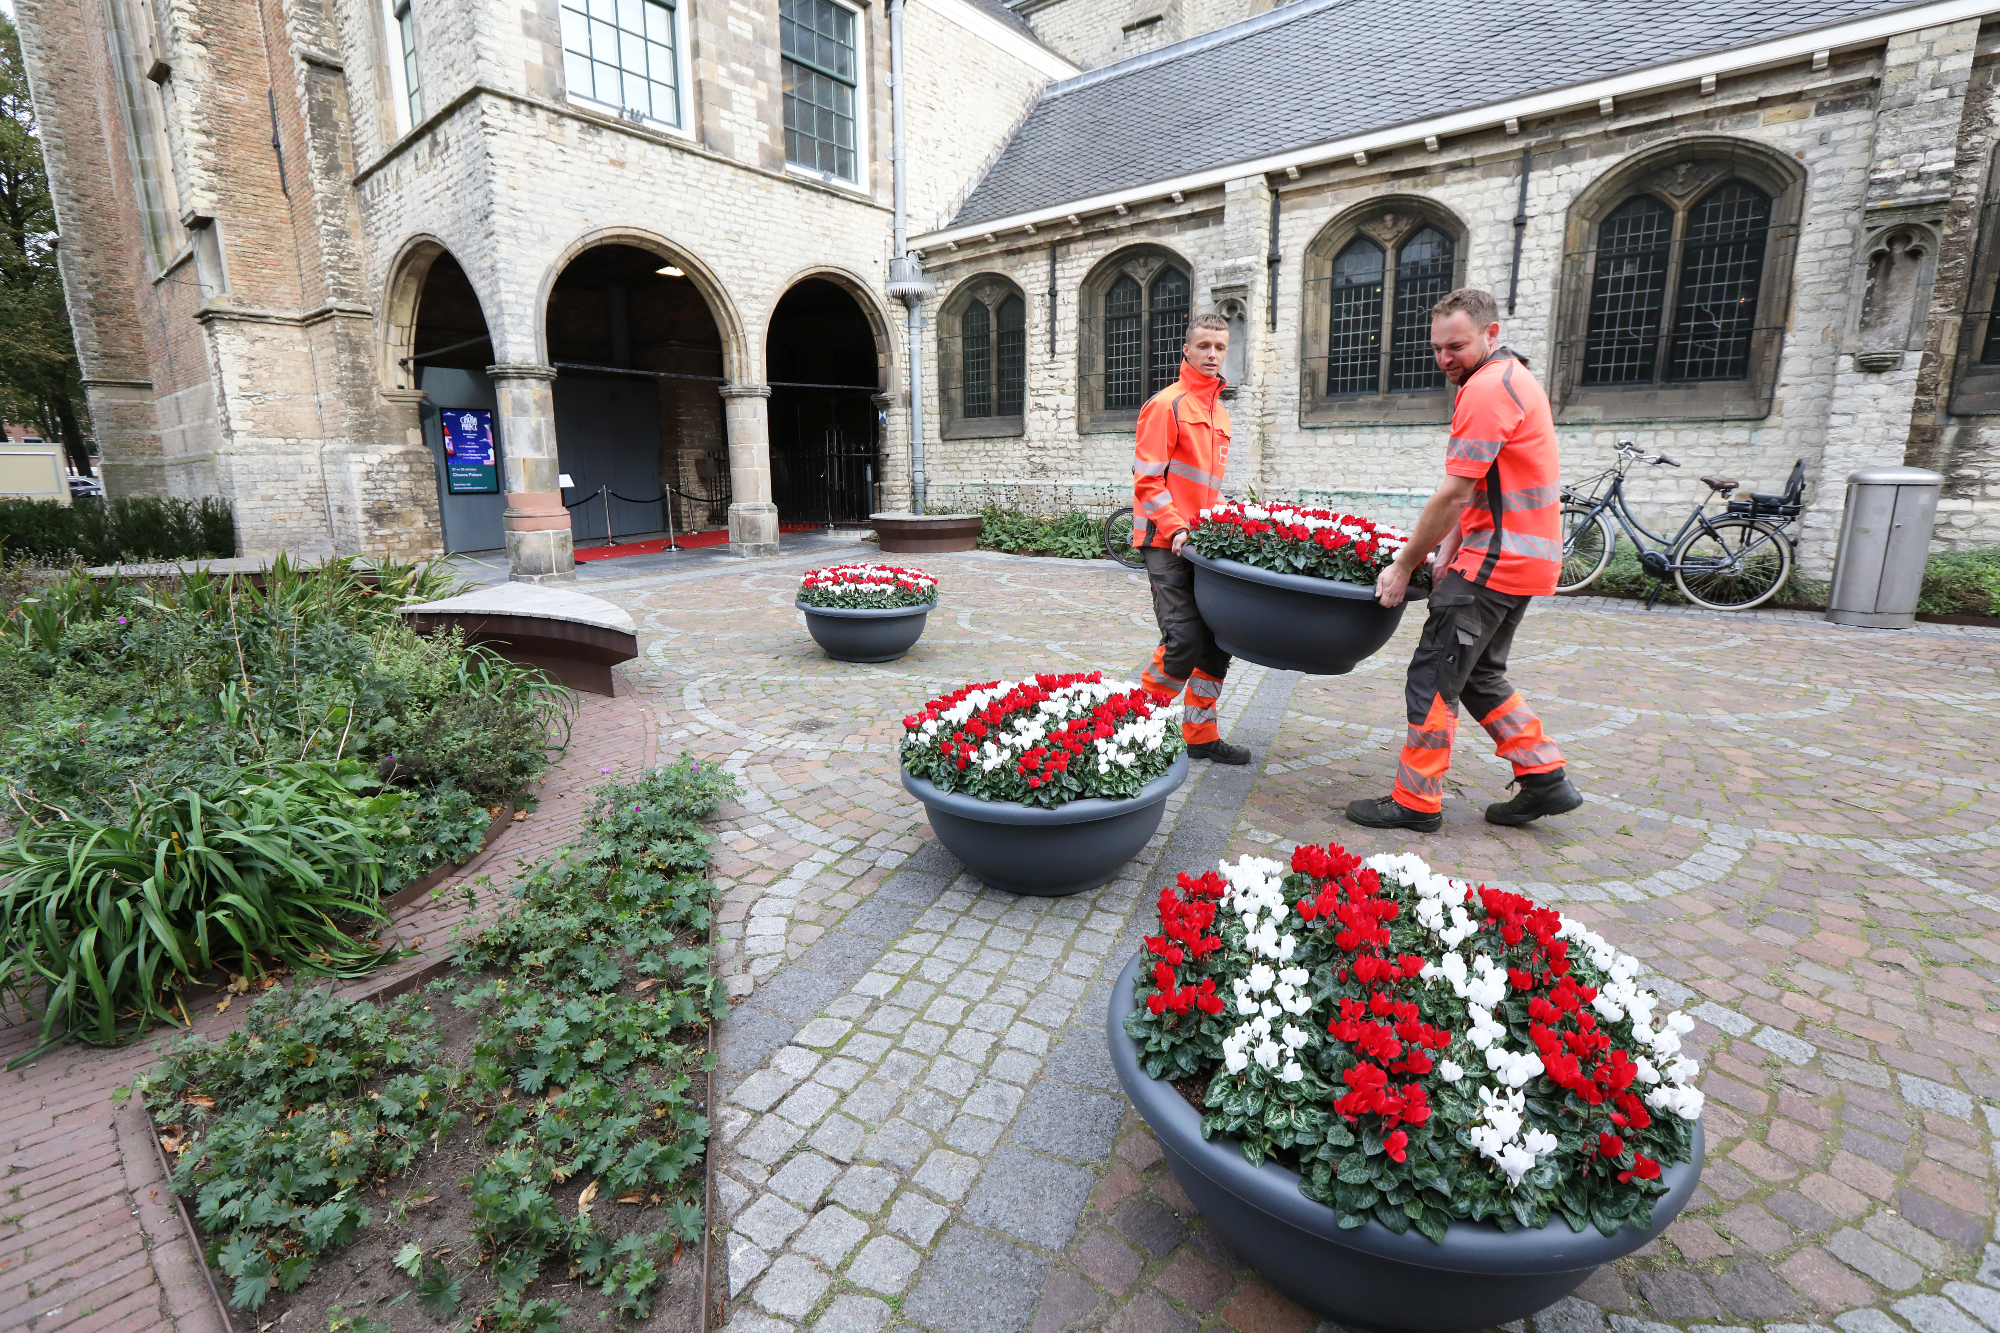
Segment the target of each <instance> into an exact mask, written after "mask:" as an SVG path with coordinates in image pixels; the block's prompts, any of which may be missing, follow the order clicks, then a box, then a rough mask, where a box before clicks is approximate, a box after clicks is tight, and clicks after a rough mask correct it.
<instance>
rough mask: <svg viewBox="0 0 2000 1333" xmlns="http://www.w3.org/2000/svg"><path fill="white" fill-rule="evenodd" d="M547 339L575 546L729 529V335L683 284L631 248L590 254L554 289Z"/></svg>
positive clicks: (669, 266)
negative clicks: (726, 376) (726, 344)
mask: <svg viewBox="0 0 2000 1333" xmlns="http://www.w3.org/2000/svg"><path fill="white" fill-rule="evenodd" d="M545 329H546V336H547V344H546V345H547V348H548V360H549V364H550V366H552V367H553V368H554V370H555V372H556V376H555V380H554V383H553V384H552V386H551V397H552V400H553V413H554V422H555V434H556V453H557V459H558V466H559V471H560V473H561V474H562V475H563V476H565V477H567V478H568V479H569V481H570V483H571V484H570V485H568V486H565V487H563V488H562V500H563V503H564V505H565V506H566V507H568V509H569V515H570V524H571V532H572V534H573V540H574V541H575V543H576V544H577V545H579V546H582V545H585V544H602V543H604V542H605V540H606V538H607V537H610V538H615V539H621V540H622V539H626V538H635V539H637V538H644V537H650V536H653V535H656V534H662V533H664V532H666V530H667V528H668V525H669V522H670V521H671V524H672V527H673V530H674V531H675V532H676V533H684V532H689V531H694V532H700V531H706V530H710V529H715V528H720V527H723V526H725V525H726V524H727V522H728V516H729V504H730V499H731V484H730V465H729V439H728V432H727V429H726V426H725V422H724V415H723V398H722V396H721V394H720V393H719V392H718V391H719V390H721V389H722V388H723V387H724V384H725V380H724V375H723V370H724V365H723V361H724V358H723V343H722V335H721V331H720V329H719V328H718V326H717V324H716V320H715V316H714V315H713V313H712V312H711V311H710V309H709V305H708V302H707V301H706V300H705V299H704V298H703V296H702V293H701V291H700V290H699V289H698V288H697V287H696V286H695V284H694V282H693V281H692V280H690V278H689V277H688V276H687V274H686V272H685V271H684V270H683V269H682V268H681V267H680V266H678V265H676V264H675V263H674V262H673V261H672V260H670V259H666V258H663V257H662V256H660V255H659V254H657V253H655V252H653V251H651V250H647V249H642V248H640V247H638V246H635V245H624V244H617V243H609V244H604V245H598V246H594V247H592V248H590V249H588V250H585V251H583V252H582V253H581V254H579V255H577V256H576V257H575V258H574V259H572V260H571V261H570V262H569V263H568V264H567V265H566V266H565V267H564V268H563V270H562V273H561V274H560V275H559V276H558V277H557V279H556V281H555V285H554V286H553V287H552V288H551V290H550V292H549V300H548V308H547V314H546V324H545ZM670 506H671V509H670V508H669V507H670Z"/></svg>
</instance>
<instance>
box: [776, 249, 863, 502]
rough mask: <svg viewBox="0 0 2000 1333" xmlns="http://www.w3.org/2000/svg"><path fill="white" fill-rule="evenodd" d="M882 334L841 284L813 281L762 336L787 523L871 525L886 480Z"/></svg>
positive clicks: (784, 302)
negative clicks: (883, 460)
mask: <svg viewBox="0 0 2000 1333" xmlns="http://www.w3.org/2000/svg"><path fill="white" fill-rule="evenodd" d="M881 346H882V345H881V340H880V338H879V336H878V334H877V331H876V329H875V327H874V324H873V323H872V322H871V321H870V320H869V318H868V314H867V312H866V310H864V309H863V307H862V305H861V303H860V302H859V301H858V300H856V298H855V297H854V296H853V295H852V294H851V293H850V292H849V291H847V289H846V288H845V287H843V286H842V285H841V284H839V283H838V282H835V281H832V280H830V279H827V278H807V279H805V280H803V281H801V282H799V283H797V284H795V285H794V286H793V287H792V288H791V289H790V290H789V291H787V292H786V293H785V295H784V296H783V298H782V299H780V300H779V302H778V307H777V309H776V311H775V312H773V314H772V316H771V329H770V334H769V336H768V338H767V339H766V341H765V367H766V370H765V373H766V376H767V377H768V379H769V382H770V386H771V399H770V408H769V411H770V432H771V490H772V496H773V498H774V499H775V500H776V501H777V505H778V517H779V519H780V521H781V522H783V523H785V524H787V525H790V524H793V523H814V524H818V523H826V524H839V525H846V524H855V523H866V522H867V521H868V515H869V514H871V513H873V512H874V511H875V510H876V509H878V508H879V507H880V505H879V504H878V502H877V495H878V492H879V489H880V486H881V483H882V463H881V446H882V404H881V399H882V394H883V389H882V387H881V386H882V374H883V355H882V351H881Z"/></svg>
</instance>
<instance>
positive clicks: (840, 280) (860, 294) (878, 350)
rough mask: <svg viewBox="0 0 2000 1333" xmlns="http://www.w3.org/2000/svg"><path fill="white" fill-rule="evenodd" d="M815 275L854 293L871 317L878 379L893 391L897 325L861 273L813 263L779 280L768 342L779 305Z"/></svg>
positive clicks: (886, 389) (767, 330) (768, 323)
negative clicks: (895, 329)
mask: <svg viewBox="0 0 2000 1333" xmlns="http://www.w3.org/2000/svg"><path fill="white" fill-rule="evenodd" d="M814 279H818V280H819V281H821V282H830V283H832V284H833V285H834V286H836V287H839V288H840V289H841V290H843V291H845V292H846V293H847V294H848V295H849V296H851V297H853V298H854V304H855V305H857V306H859V307H860V308H861V313H862V315H863V316H864V317H865V318H866V319H867V321H868V331H869V333H870V335H871V336H872V337H873V338H874V339H875V358H876V380H875V382H876V384H877V385H878V386H880V388H881V390H882V391H883V392H884V393H888V392H891V387H892V386H893V385H894V383H895V380H894V378H893V377H894V373H895V362H896V337H895V332H894V327H895V326H894V325H893V324H892V323H891V321H890V318H889V313H888V311H887V310H886V309H885V308H884V307H883V305H882V302H881V300H880V298H879V297H877V295H876V294H875V292H874V290H873V289H872V288H870V287H869V285H868V284H867V283H866V282H863V281H862V280H861V279H860V278H859V277H857V276H855V275H854V274H852V273H850V272H848V271H847V270H846V269H844V268H839V267H836V266H834V265H829V264H815V265H810V266H808V267H806V268H802V269H800V270H798V271H797V272H796V273H793V274H791V275H789V276H788V277H786V278H785V280H784V281H783V282H781V283H779V284H778V286H777V293H778V296H777V300H774V301H772V302H771V312H770V314H769V315H768V316H767V317H766V319H765V321H764V337H765V340H766V344H767V345H768V343H769V339H770V335H771V322H772V321H773V320H775V319H776V318H777V315H778V306H779V305H780V304H781V303H782V302H783V301H784V299H785V296H786V294H787V293H788V292H790V291H791V290H792V289H793V288H795V287H797V286H798V285H799V284H800V283H802V282H810V281H812V280H814Z"/></svg>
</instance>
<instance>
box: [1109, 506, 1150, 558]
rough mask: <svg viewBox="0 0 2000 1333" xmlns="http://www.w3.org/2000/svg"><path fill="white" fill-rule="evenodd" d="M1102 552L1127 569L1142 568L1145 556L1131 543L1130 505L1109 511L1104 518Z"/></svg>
mask: <svg viewBox="0 0 2000 1333" xmlns="http://www.w3.org/2000/svg"><path fill="white" fill-rule="evenodd" d="M1104 554H1106V555H1108V556H1110V557H1111V558H1112V559H1113V560H1116V561H1117V562H1118V563H1119V564H1121V565H1123V566H1125V568H1127V569H1144V568H1145V567H1146V557H1145V556H1143V555H1141V554H1139V548H1138V547H1136V546H1134V545H1133V544H1132V506H1131V505H1126V506H1125V507H1124V508H1123V509H1114V510H1112V511H1111V517H1110V518H1107V519H1105V520H1104Z"/></svg>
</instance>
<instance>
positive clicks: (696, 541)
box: [576, 523, 823, 561]
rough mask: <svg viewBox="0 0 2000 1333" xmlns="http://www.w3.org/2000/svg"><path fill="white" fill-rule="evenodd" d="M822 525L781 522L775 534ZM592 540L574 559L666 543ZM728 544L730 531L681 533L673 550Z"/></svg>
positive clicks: (644, 550)
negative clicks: (605, 542)
mask: <svg viewBox="0 0 2000 1333" xmlns="http://www.w3.org/2000/svg"><path fill="white" fill-rule="evenodd" d="M821 526H823V525H821V524H818V523H780V524H779V525H778V531H779V532H817V531H819V529H820V528H821ZM593 541H594V543H595V544H593V545H590V546H579V547H577V548H576V558H577V559H578V560H584V561H589V560H616V559H617V558H618V557H619V556H622V555H653V554H655V553H656V552H659V551H664V550H666V549H667V544H668V543H667V539H666V538H665V537H654V538H652V539H651V540H649V541H643V542H619V543H618V544H617V545H616V546H605V545H603V541H604V539H603V538H602V537H599V538H595V539H593ZM728 541H729V529H728V528H717V529H716V530H715V531H713V532H684V533H681V534H679V535H678V536H677V537H676V538H675V539H674V542H673V546H674V549H676V550H681V551H695V550H699V549H701V548H702V547H704V546H722V545H725V544H726V543H727V542H728Z"/></svg>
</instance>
